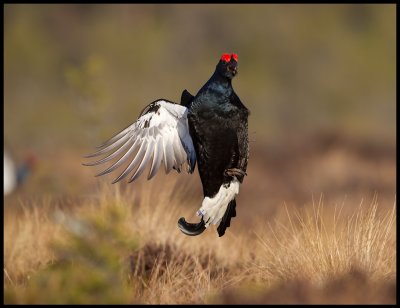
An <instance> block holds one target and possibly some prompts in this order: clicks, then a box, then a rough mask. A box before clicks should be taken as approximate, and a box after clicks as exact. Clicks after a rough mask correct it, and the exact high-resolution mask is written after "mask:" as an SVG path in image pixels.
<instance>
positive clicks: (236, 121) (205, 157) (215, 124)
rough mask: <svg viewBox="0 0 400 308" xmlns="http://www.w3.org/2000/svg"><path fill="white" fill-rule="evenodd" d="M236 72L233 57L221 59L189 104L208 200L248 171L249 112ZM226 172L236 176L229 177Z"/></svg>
mask: <svg viewBox="0 0 400 308" xmlns="http://www.w3.org/2000/svg"><path fill="white" fill-rule="evenodd" d="M236 72H237V61H236V60H235V59H234V57H233V56H232V57H231V58H230V61H225V60H224V59H223V58H221V60H220V61H219V63H218V65H217V67H216V69H215V72H214V74H213V75H212V76H211V78H210V79H209V80H208V81H207V82H206V84H205V85H204V86H203V87H202V88H201V89H200V90H199V92H198V93H197V95H196V96H195V97H194V98H193V99H192V100H191V102H190V104H189V114H188V121H189V132H190V136H191V137H192V139H193V143H194V146H195V149H196V155H197V162H198V168H199V174H200V178H201V182H202V185H203V193H204V196H205V197H210V198H212V197H213V196H215V194H216V193H217V192H218V190H219V188H220V187H221V185H229V183H230V182H231V180H232V177H233V176H236V177H237V178H238V179H239V181H240V182H242V181H243V175H244V174H245V172H246V169H247V161H248V157H249V146H248V144H249V142H248V133H247V131H248V115H249V110H248V109H247V108H246V107H245V106H244V105H243V103H242V102H241V101H240V99H239V97H238V96H237V95H236V93H235V91H234V90H233V87H232V78H233V77H234V76H235V74H236ZM185 91H186V90H185ZM185 91H184V92H185ZM182 97H183V93H182ZM186 97H187V95H186ZM227 170H234V172H233V173H231V175H229V174H227V172H226V171H227ZM238 170H240V171H242V172H243V173H242V174H241V173H240V171H238ZM235 171H236V172H235ZM228 173H229V172H228ZM235 207H236V202H235V199H233V200H232V201H231V202H230V203H229V205H228V208H227V210H226V212H225V215H224V217H223V219H222V221H221V223H220V225H219V227H218V234H219V235H220V236H222V235H223V234H224V233H225V229H226V228H227V227H229V226H230V220H231V217H235V216H236V210H235Z"/></svg>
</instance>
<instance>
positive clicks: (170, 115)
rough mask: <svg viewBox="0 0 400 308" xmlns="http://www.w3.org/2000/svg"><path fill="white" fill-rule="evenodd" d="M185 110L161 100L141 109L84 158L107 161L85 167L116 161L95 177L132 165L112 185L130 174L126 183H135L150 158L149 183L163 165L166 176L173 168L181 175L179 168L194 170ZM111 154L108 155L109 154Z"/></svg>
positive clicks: (193, 153) (194, 160) (192, 148)
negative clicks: (184, 165) (126, 125)
mask: <svg viewBox="0 0 400 308" xmlns="http://www.w3.org/2000/svg"><path fill="white" fill-rule="evenodd" d="M187 113H188V109H187V108H186V107H185V106H182V105H178V104H175V103H174V102H171V101H167V100H164V99H160V100H157V101H154V102H152V103H151V104H149V105H148V106H146V107H145V108H144V110H143V111H142V112H141V114H140V115H139V118H138V119H137V120H136V122H134V123H133V124H131V125H130V126H128V127H127V128H125V129H124V130H122V131H121V132H120V133H118V134H116V135H115V136H114V137H112V138H111V139H109V140H108V141H106V142H105V143H104V144H102V145H101V146H99V147H98V148H99V150H98V151H97V152H95V153H93V154H91V155H88V156H85V157H87V158H91V157H97V156H101V155H105V154H107V153H109V154H108V155H107V156H106V157H104V158H102V159H100V160H98V161H95V162H93V163H86V164H84V165H85V166H95V165H100V164H103V163H106V162H108V161H111V160H113V159H116V158H117V157H119V156H120V155H122V153H124V154H123V155H122V156H121V157H120V158H119V159H118V160H117V161H116V162H115V163H114V164H112V165H111V166H110V167H108V168H107V169H105V170H104V171H102V172H100V173H99V174H97V176H100V175H104V174H107V173H110V172H112V171H114V170H115V169H117V168H118V167H120V166H121V165H122V164H123V163H125V162H127V161H129V160H130V161H131V162H130V163H129V165H128V166H127V167H126V168H125V170H124V171H123V172H122V173H121V174H120V175H119V176H118V177H117V178H116V179H115V180H114V181H113V184H114V183H116V182H118V181H120V180H121V179H123V178H125V177H126V176H127V175H128V174H129V173H131V172H132V171H133V170H135V172H134V173H133V175H132V177H131V178H130V180H129V182H132V181H134V180H136V179H137V178H138V177H139V176H140V175H141V174H142V172H143V171H144V169H145V168H146V166H147V164H148V162H149V161H150V160H151V158H152V163H151V167H150V171H149V174H148V177H147V179H148V180H149V179H151V178H152V177H153V176H154V175H155V174H156V173H157V171H158V169H159V167H160V165H161V162H162V161H164V166H165V172H166V173H169V172H170V171H171V169H172V168H174V169H175V170H177V171H178V172H180V170H181V166H182V164H184V163H185V162H187V164H188V170H187V171H188V172H189V173H192V172H193V171H194V168H195V166H196V152H195V149H194V147H193V141H192V138H191V137H190V134H189V127H188V120H187ZM110 152H111V153H110Z"/></svg>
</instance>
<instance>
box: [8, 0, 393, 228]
mask: <svg viewBox="0 0 400 308" xmlns="http://www.w3.org/2000/svg"><path fill="white" fill-rule="evenodd" d="M4 18H5V20H4V65H5V66H4V67H5V69H4V70H5V71H4V89H5V90H4V139H5V143H4V145H5V148H6V150H8V151H9V152H10V153H11V154H10V155H11V156H13V158H14V160H15V164H16V165H17V166H18V165H19V166H21V165H24V164H25V163H24V162H25V161H26V160H28V161H30V162H32V156H34V157H35V160H34V161H35V163H34V164H31V165H34V167H33V172H31V174H30V175H29V176H28V177H27V178H26V181H25V182H24V183H23V184H22V186H21V187H20V188H18V189H17V191H16V192H14V193H13V194H11V195H10V196H9V197H7V199H6V200H5V201H6V205H7V204H11V203H13V202H16V201H15V200H17V199H18V198H17V197H16V196H29V197H32V196H33V197H35V196H43V195H55V196H83V195H85V194H86V193H88V192H90V191H93V190H94V188H95V187H96V184H97V183H98V182H99V181H101V179H99V178H95V177H93V176H94V174H95V173H96V171H98V170H94V169H93V168H87V167H83V166H82V165H81V163H82V162H84V159H83V158H82V156H83V155H85V154H88V153H91V152H93V150H94V147H95V146H97V145H99V144H100V143H101V142H103V141H104V140H106V139H107V138H109V137H110V136H112V135H113V134H114V133H116V132H118V131H120V130H121V129H122V128H124V127H126V126H127V125H128V124H130V123H131V122H133V121H134V120H135V119H136V118H137V116H138V114H139V112H140V111H141V110H142V109H143V107H144V106H145V105H147V104H148V103H149V102H151V101H153V100H155V99H158V98H167V99H170V100H173V101H175V102H179V99H180V95H181V93H182V90H183V89H188V90H189V92H191V93H192V94H196V93H197V91H198V90H199V89H200V87H201V86H202V85H203V84H204V83H205V82H206V81H207V80H208V78H209V77H210V76H211V74H212V73H213V71H214V68H215V65H216V64H217V62H218V60H219V58H220V56H221V54H222V53H224V52H229V53H231V52H234V53H237V54H238V55H239V74H238V76H237V77H236V78H235V79H234V81H233V86H234V88H235V90H236V92H237V94H238V95H239V97H240V98H241V100H242V101H243V102H244V104H245V105H246V106H247V107H248V108H249V109H250V111H251V116H250V118H249V136H250V140H251V144H250V146H251V153H250V161H249V169H248V175H249V176H248V177H247V178H246V179H245V181H244V184H243V185H242V188H241V194H240V195H239V206H244V205H245V204H246V206H248V207H250V208H251V207H253V208H257V209H259V210H260V211H262V212H266V213H268V214H272V212H273V209H274V208H275V207H279V206H281V205H282V204H283V203H293V204H295V205H298V206H302V205H304V204H306V203H310V202H311V200H312V199H313V198H315V199H318V198H319V197H320V196H321V194H322V195H323V196H324V198H325V199H326V200H327V202H333V203H334V202H343V201H344V200H348V199H352V198H353V199H354V200H355V201H356V204H359V202H360V200H361V199H362V198H367V199H368V198H372V197H373V196H374V195H377V196H378V198H379V200H380V202H381V203H385V202H386V201H388V204H389V205H390V206H392V205H393V201H394V199H395V191H396V190H395V169H396V160H395V146H396V143H395V137H396V135H395V126H396V116H395V113H396V103H395V98H396V91H395V81H396V75H395V67H396V57H395V54H396V49H395V44H396V38H395V37H396V31H395V23H396V12H395V5H394V4H393V5H388V4H384V5H380V4H379V5H378V4H372V5H342V4H337V5H277V4H258V5H244V4H235V5H233V4H232V5H209V4H196V5H183V4H163V5H161V4H156V5H154V4H149V5H142V4H140V5H138V4H126V5H125V4H123V5H122V4H119V5H111V4H104V5H103V4H101V5H77V4H71V5H65V4H60V5H59V4H54V5H28V4H7V5H5V6H4ZM169 176H170V177H171V176H173V177H177V176H178V175H169ZM179 176H180V177H182V181H187V180H190V181H191V182H193V183H194V184H193V190H194V191H195V192H196V193H197V194H198V196H199V200H201V186H200V181H199V179H198V176H197V174H196V176H192V177H189V176H188V175H179ZM156 178H158V180H160V179H161V180H164V179H167V178H164V175H161V174H159V175H157V177H156ZM107 181H108V182H109V183H110V182H111V177H110V178H108V179H107ZM141 181H146V179H145V178H143V179H141ZM118 185H125V184H124V183H122V184H118ZM129 187H132V189H133V186H129ZM346 202H347V203H351V202H350V201H346ZM194 210H196V209H193V211H194ZM246 212H248V213H247V214H246V213H245V211H240V209H239V213H240V214H241V215H243V216H242V217H243V219H246V218H245V217H246V215H248V217H247V219H249V220H250V219H251V217H254V216H250V215H254V213H251V212H250V211H246Z"/></svg>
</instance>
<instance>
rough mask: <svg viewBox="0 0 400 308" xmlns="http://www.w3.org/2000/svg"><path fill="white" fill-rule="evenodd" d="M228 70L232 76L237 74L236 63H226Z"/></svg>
mask: <svg viewBox="0 0 400 308" xmlns="http://www.w3.org/2000/svg"><path fill="white" fill-rule="evenodd" d="M228 70H229V71H230V72H232V74H233V76H235V75H236V74H237V63H236V62H234V63H230V64H229V65H228Z"/></svg>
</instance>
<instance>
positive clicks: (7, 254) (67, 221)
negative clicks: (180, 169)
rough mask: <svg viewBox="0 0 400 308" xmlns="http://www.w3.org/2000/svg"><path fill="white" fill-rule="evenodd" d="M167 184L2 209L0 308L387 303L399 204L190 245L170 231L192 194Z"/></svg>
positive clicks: (278, 223) (242, 228) (292, 217)
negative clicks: (0, 289) (0, 290)
mask: <svg viewBox="0 0 400 308" xmlns="http://www.w3.org/2000/svg"><path fill="white" fill-rule="evenodd" d="M163 180H164V178H163V177H160V178H158V179H156V180H155V181H150V182H145V185H144V186H141V184H140V183H139V184H138V185H136V186H134V188H133V189H132V186H124V185H120V186H112V185H109V184H104V185H101V186H100V187H99V188H98V192H97V193H95V194H93V195H92V196H86V197H85V198H83V199H82V200H59V201H57V200H53V199H43V200H36V201H31V202H24V201H21V205H20V206H21V209H22V210H21V211H16V210H15V209H10V208H7V207H6V208H5V226H4V290H5V303H18V304H32V303H36V304H37V303H85V304H86V303H149V304H158V303H163V304H173V303H213V302H216V303H339V302H340V303H361V302H363V303H394V302H395V300H396V299H395V292H394V290H395V274H396V264H395V260H396V255H395V254H396V249H395V230H394V225H395V205H394V206H393V207H392V209H391V210H389V211H388V210H387V209H385V208H380V207H379V206H378V202H377V200H376V199H374V200H373V201H372V202H371V204H367V205H365V202H361V203H360V205H359V206H356V207H355V208H354V210H353V211H350V212H352V215H347V214H343V211H342V208H343V207H345V206H348V204H343V205H341V206H336V207H332V208H326V206H325V207H324V204H326V203H327V202H326V201H324V202H323V201H322V200H320V201H319V202H318V203H317V204H315V203H313V206H309V207H307V206H306V207H304V208H302V209H301V210H297V211H295V210H292V209H289V208H287V207H282V210H281V211H280V212H279V213H278V215H277V216H276V219H274V221H272V220H269V219H268V217H261V216H259V217H257V219H258V220H257V221H256V222H255V224H254V225H253V226H248V225H241V224H240V217H237V218H235V221H234V223H233V227H232V228H230V229H229V232H227V233H226V235H225V236H224V237H223V238H218V236H217V235H216V230H207V232H205V233H203V234H202V235H201V236H199V237H187V236H184V235H183V234H181V233H180V231H179V230H178V228H177V226H176V223H177V220H178V218H179V217H181V216H186V217H187V218H188V219H190V220H192V218H193V217H191V216H190V215H191V214H192V212H194V210H195V209H196V208H197V206H198V205H197V203H198V200H196V199H197V196H196V194H193V190H192V188H191V186H190V185H189V184H183V183H184V182H183V181H179V180H176V181H175V180H173V179H172V180H171V179H169V181H163ZM185 183H187V182H185ZM155 192H156V193H155ZM183 202H185V204H184V207H183V206H182V204H183ZM332 212H333V213H332ZM182 214H183V215H182ZM265 221H268V222H267V223H265ZM344 290H345V291H346V290H347V291H346V292H344ZM349 290H353V291H352V292H350V291H349ZM354 290H355V291H354ZM360 292H362V293H363V294H367V295H365V296H361V295H360V294H359V293H360ZM337 294H341V296H338V295H337Z"/></svg>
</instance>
